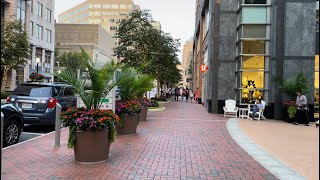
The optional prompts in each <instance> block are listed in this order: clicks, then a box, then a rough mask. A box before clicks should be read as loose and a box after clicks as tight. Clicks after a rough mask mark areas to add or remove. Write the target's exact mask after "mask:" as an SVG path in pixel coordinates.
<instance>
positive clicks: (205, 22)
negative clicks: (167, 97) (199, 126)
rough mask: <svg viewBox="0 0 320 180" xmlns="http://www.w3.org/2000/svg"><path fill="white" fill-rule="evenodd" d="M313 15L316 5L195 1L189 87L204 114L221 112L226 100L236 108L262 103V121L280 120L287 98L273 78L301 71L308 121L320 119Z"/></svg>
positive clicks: (244, 0) (269, 0)
mask: <svg viewBox="0 0 320 180" xmlns="http://www.w3.org/2000/svg"><path fill="white" fill-rule="evenodd" d="M318 12H319V1H305V0H295V1H272V0H238V1H236V0H234V1H224V0H202V1H200V0H199V1H197V12H196V24H195V25H196V28H195V29H196V31H195V34H194V46H193V52H194V53H193V55H194V57H193V61H194V74H193V76H194V88H199V90H200V92H201V101H202V103H203V104H204V105H205V106H206V107H207V108H208V111H209V112H213V113H222V112H223V106H224V104H225V100H227V99H235V100H236V101H237V104H238V106H240V107H241V106H243V107H247V106H248V105H249V104H253V103H254V100H255V99H262V100H264V101H265V102H266V109H265V115H266V116H267V118H275V119H281V118H282V115H283V112H282V109H283V101H286V100H290V98H288V97H287V96H286V95H285V94H284V93H283V92H282V91H281V89H280V87H279V86H278V85H277V83H275V81H274V80H273V79H274V78H275V77H278V78H283V79H285V80H290V79H293V78H295V77H296V76H297V75H298V74H299V73H303V75H304V76H305V77H306V78H307V79H308V80H307V84H308V87H309V89H310V91H308V93H307V94H306V96H307V98H308V104H309V109H310V111H309V112H310V116H309V117H312V118H311V119H313V117H315V118H319V117H317V112H318V111H319V79H318V77H319V46H318V44H319V29H318V28H317V23H318V18H317V17H319V15H317V14H318ZM203 64H206V65H207V66H208V67H209V69H208V70H207V71H206V72H200V71H199V70H200V66H201V65H203ZM209 103H210V104H209ZM314 112H316V113H314Z"/></svg>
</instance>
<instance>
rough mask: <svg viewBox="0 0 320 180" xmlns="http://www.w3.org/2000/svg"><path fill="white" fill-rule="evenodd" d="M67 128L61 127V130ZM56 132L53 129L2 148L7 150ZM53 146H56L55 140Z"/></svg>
mask: <svg viewBox="0 0 320 180" xmlns="http://www.w3.org/2000/svg"><path fill="white" fill-rule="evenodd" d="M65 129H67V128H61V130H60V132H62V131H63V130H65ZM55 132H56V131H52V132H49V133H47V134H43V135H40V136H38V137H35V138H32V139H28V140H26V141H23V142H21V143H17V144H13V145H11V146H8V147H5V148H2V150H3V151H4V150H7V149H10V148H13V147H17V146H19V145H23V144H25V143H27V142H30V141H33V140H37V139H40V138H43V137H45V136H49V135H51V134H54V133H55ZM60 141H61V139H60ZM53 146H54V142H53Z"/></svg>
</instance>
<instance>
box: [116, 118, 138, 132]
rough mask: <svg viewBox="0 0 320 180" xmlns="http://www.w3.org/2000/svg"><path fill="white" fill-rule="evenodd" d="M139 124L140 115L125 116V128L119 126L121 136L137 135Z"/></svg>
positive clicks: (118, 130)
mask: <svg viewBox="0 0 320 180" xmlns="http://www.w3.org/2000/svg"><path fill="white" fill-rule="evenodd" d="M138 124H139V114H125V115H124V117H123V126H122V127H121V126H119V125H117V126H116V128H117V132H118V134H119V135H129V134H137V127H138Z"/></svg>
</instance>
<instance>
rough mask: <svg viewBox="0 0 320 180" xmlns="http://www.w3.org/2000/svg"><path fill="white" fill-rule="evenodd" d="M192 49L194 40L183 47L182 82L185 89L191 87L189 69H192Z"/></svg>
mask: <svg viewBox="0 0 320 180" xmlns="http://www.w3.org/2000/svg"><path fill="white" fill-rule="evenodd" d="M192 47H193V39H190V40H188V41H186V42H185V44H184V46H183V53H182V71H183V72H182V81H183V86H184V87H187V86H188V87H190V84H189V82H190V77H189V68H190V63H191V62H190V58H189V57H190V56H192Z"/></svg>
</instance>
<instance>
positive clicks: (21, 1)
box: [17, 0, 26, 27]
mask: <svg viewBox="0 0 320 180" xmlns="http://www.w3.org/2000/svg"><path fill="white" fill-rule="evenodd" d="M17 20H21V22H22V24H23V27H25V23H26V1H25V0H17Z"/></svg>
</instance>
